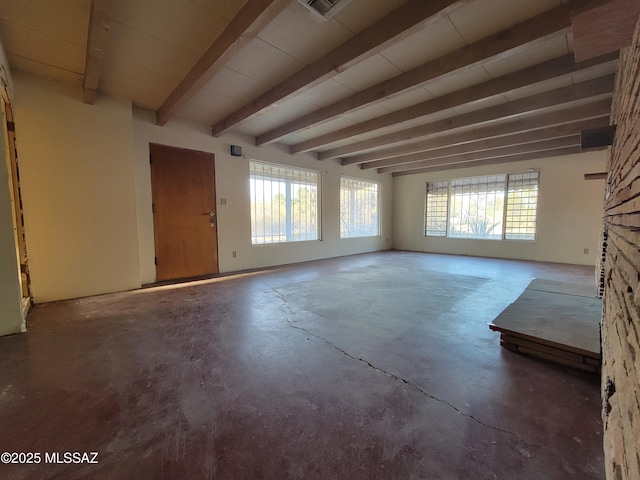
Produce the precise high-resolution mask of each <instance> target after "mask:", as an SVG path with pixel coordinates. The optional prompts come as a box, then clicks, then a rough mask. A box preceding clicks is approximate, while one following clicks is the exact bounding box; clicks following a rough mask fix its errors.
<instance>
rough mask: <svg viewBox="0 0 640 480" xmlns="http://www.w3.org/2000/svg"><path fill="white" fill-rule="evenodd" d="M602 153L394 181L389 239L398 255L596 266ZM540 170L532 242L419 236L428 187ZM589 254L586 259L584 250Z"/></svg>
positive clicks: (421, 232) (405, 177)
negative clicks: (597, 175)
mask: <svg viewBox="0 0 640 480" xmlns="http://www.w3.org/2000/svg"><path fill="white" fill-rule="evenodd" d="M605 163H606V152H605V151H599V152H590V153H583V154H579V155H570V156H565V157H558V158H547V159H540V160H532V161H527V162H518V163H515V164H511V165H504V164H503V165H494V166H486V167H476V168H468V169H459V170H451V171H443V172H437V173H432V174H420V175H407V176H399V177H395V178H394V182H395V183H394V210H393V215H394V217H393V218H394V235H393V246H394V248H397V249H404V250H413V251H425V252H437V253H451V254H461V255H475V256H485V257H498V258H516V259H523V260H535V261H545V262H559V263H571V264H584V265H595V263H596V260H597V257H598V255H599V252H598V242H599V238H600V232H601V228H602V213H603V198H604V180H590V181H586V180H584V174H585V173H594V172H603V171H604V169H605ZM531 168H539V169H540V192H539V206H538V232H537V239H536V240H535V241H533V242H521V241H495V240H471V239H457V238H456V239H449V238H438V237H425V236H424V205H425V186H426V182H427V181H432V180H445V179H451V178H460V177H473V176H479V175H490V174H496V173H515V172H522V171H528V170H529V169H531ZM585 248H587V249H588V250H589V253H588V254H587V255H585V254H584V253H583V251H584V249H585Z"/></svg>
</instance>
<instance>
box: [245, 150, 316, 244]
mask: <svg viewBox="0 0 640 480" xmlns="http://www.w3.org/2000/svg"><path fill="white" fill-rule="evenodd" d="M254 165H257V166H260V167H262V168H264V169H265V172H264V173H263V174H262V175H260V174H259V173H257V172H255V171H254ZM268 169H273V170H275V172H274V171H273V170H272V171H268ZM278 171H282V172H280V173H283V174H278V173H279V172H278ZM298 175H299V176H301V177H304V176H312V177H315V182H310V181H308V180H305V179H304V178H302V179H297V176H298ZM259 177H261V178H262V181H263V182H264V181H265V180H269V179H270V183H271V184H273V183H283V184H284V187H280V186H279V187H278V189H277V190H276V191H277V193H276V194H275V195H284V197H285V199H284V203H285V205H284V207H285V212H284V220H282V219H280V214H281V209H280V208H279V211H278V215H279V220H278V223H277V225H278V226H279V232H280V233H279V235H277V234H270V235H267V234H266V230H267V229H266V226H267V223H266V222H265V221H264V220H263V221H262V226H263V230H264V232H263V235H258V234H257V233H258V229H257V220H256V218H257V216H256V205H257V197H256V198H254V190H255V189H256V187H255V185H256V184H255V183H254V182H257V181H258V179H259ZM287 177H290V178H287ZM305 184H306V185H313V186H314V187H315V197H316V198H315V208H312V210H313V212H312V214H311V216H310V217H309V218H307V224H308V223H309V221H311V223H312V224H314V225H315V231H308V232H305V233H302V234H297V235H298V236H299V235H302V236H305V237H307V238H295V237H296V234H295V233H294V224H295V218H294V213H293V212H294V201H295V198H294V191H293V188H294V186H296V185H297V186H298V188H299V186H300V185H305ZM269 190H270V191H271V192H273V191H274V189H273V188H270V189H269ZM281 190H282V191H281ZM263 198H264V195H263ZM271 200H273V199H271ZM270 205H272V203H270ZM249 208H250V222H251V246H253V247H256V246H258V247H259V246H264V245H279V244H286V243H299V242H315V241H320V240H322V236H321V235H322V232H321V226H322V222H321V218H322V217H321V208H322V173H321V172H320V171H318V170H311V169H307V168H301V167H294V166H291V165H283V164H276V163H270V162H263V161H261V160H255V159H251V160H249ZM271 211H272V212H273V206H272V207H271ZM264 213H265V209H264V207H263V211H262V214H263V215H264ZM314 217H315V218H314ZM283 222H284V232H282V223H283ZM273 225H275V224H274V223H272V226H273ZM307 226H308V225H307ZM314 234H315V235H314ZM283 236H284V239H280V240H278V239H276V238H282V237H283ZM309 236H313V238H308V237H309ZM269 237H270V238H269ZM259 238H262V239H263V241H257V239H259Z"/></svg>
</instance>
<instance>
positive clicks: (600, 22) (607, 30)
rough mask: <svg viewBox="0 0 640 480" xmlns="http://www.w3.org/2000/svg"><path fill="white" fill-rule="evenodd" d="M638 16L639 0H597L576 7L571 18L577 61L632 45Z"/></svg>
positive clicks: (639, 9) (639, 12)
mask: <svg viewBox="0 0 640 480" xmlns="http://www.w3.org/2000/svg"><path fill="white" fill-rule="evenodd" d="M638 15H640V2H639V1H638V0H607V1H603V0H595V1H591V2H589V3H588V4H586V5H584V6H583V7H581V8H579V9H576V11H574V12H573V14H572V18H571V24H572V26H573V44H574V52H575V58H576V61H577V62H582V61H584V60H588V59H590V58H593V57H595V56H598V55H602V54H605V53H609V52H617V51H619V50H620V49H622V48H625V47H628V46H629V45H631V40H632V39H633V32H634V30H635V28H636V21H637V20H638Z"/></svg>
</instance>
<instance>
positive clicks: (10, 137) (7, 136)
mask: <svg viewBox="0 0 640 480" xmlns="http://www.w3.org/2000/svg"><path fill="white" fill-rule="evenodd" d="M0 97H1V98H0V104H1V109H2V130H3V135H4V140H5V148H6V157H7V165H6V168H7V173H8V175H9V182H10V186H11V188H10V189H9V191H10V195H11V217H12V219H13V234H14V242H15V249H16V262H17V264H18V282H19V285H20V292H21V296H22V313H23V315H24V316H25V317H26V314H27V313H28V311H29V308H30V307H31V303H32V296H31V277H30V275H29V264H28V256H27V242H26V234H25V229H24V215H23V210H22V194H21V191H20V170H19V167H18V151H17V147H16V134H15V124H14V121H13V107H12V105H11V100H10V99H9V94H8V92H7V88H6V86H5V85H4V84H3V85H2V88H1V91H0Z"/></svg>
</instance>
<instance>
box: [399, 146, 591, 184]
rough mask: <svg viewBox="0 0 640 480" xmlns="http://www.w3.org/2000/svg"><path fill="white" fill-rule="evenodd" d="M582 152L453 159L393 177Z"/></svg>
mask: <svg viewBox="0 0 640 480" xmlns="http://www.w3.org/2000/svg"><path fill="white" fill-rule="evenodd" d="M581 151H582V150H581V149H580V146H579V145H578V146H571V147H563V148H554V149H551V150H542V151H533V152H527V153H517V154H514V155H506V156H503V157H492V158H486V159H483V160H472V161H460V162H458V161H456V160H455V158H453V159H452V160H451V161H449V162H448V163H442V164H438V165H435V166H433V167H425V168H417V169H415V170H409V171H406V172H394V173H393V174H392V175H393V176H394V177H398V176H401V175H414V174H416V173H433V172H440V171H443V170H457V169H460V168H469V167H480V166H485V165H497V164H499V163H511V162H523V161H526V160H537V159H540V158H550V157H562V156H564V155H572V154H575V153H580V152H581Z"/></svg>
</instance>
